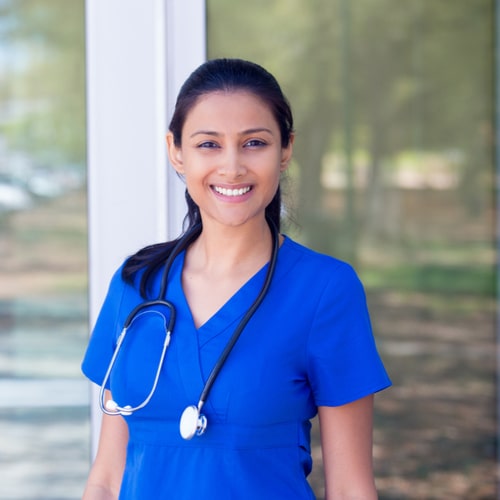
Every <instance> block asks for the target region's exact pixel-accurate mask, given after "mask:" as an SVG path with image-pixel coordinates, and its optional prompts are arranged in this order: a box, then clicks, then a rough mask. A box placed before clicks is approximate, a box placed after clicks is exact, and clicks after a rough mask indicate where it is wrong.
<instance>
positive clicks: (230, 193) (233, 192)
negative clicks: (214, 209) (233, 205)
mask: <svg viewBox="0 0 500 500" xmlns="http://www.w3.org/2000/svg"><path fill="white" fill-rule="evenodd" d="M214 190H215V191H217V193H220V194H223V195H224V196H241V195H242V194H245V193H248V191H250V187H249V186H248V187H245V188H240V189H226V188H223V187H219V186H214Z"/></svg>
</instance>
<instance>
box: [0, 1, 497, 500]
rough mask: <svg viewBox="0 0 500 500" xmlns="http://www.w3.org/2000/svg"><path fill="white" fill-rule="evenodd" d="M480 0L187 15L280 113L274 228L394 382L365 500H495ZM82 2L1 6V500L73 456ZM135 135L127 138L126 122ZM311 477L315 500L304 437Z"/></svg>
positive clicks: (382, 411) (78, 474)
mask: <svg viewBox="0 0 500 500" xmlns="http://www.w3.org/2000/svg"><path fill="white" fill-rule="evenodd" d="M495 8H496V6H495V1H494V0H474V1H471V0H310V1H308V2H304V1H302V0H253V1H252V2H237V1H234V0H207V2H206V14H207V57H210V58H212V57H220V56H227V57H242V58H246V59H251V60H254V61H255V62H258V63H260V64H262V65H264V66H265V67H266V68H268V69H269V70H270V71H271V72H272V73H274V74H275V75H276V77H277V78H278V80H279V81H280V82H281V83H282V86H283V89H284V91H285V93H286V94H287V95H288V97H289V99H290V101H291V103H292V106H293V109H294V111H295V117H296V142H295V145H296V147H295V161H294V164H293V166H292V168H291V170H290V172H289V175H288V177H287V179H286V182H285V193H286V203H287V214H286V215H287V219H286V221H285V227H286V232H287V233H288V234H290V235H291V236H293V237H294V238H296V239H298V240H300V241H302V242H304V243H305V244H308V245H310V246H312V247H314V248H316V249H317V250H320V251H323V252H326V253H330V254H333V255H335V256H337V257H339V258H342V259H345V260H348V261H349V262H351V263H352V264H353V265H354V266H355V267H356V269H357V270H358V272H359V274H360V276H361V278H362V280H363V282H364V283H365V286H366V291H367V295H368V301H369V306H370V310H371V314H372V321H373V326H374V331H375V335H376V338H377V343H378V346H379V349H380V352H381V354H382V356H383V359H384V361H385V363H386V366H387V369H388V371H389V373H390V375H391V377H392V379H393V382H394V386H393V387H392V388H391V389H390V390H387V391H385V392H383V393H381V394H379V395H378V396H377V398H376V415H375V446H374V455H375V470H376V480H377V486H378V489H379V494H380V498H381V499H413V498H414V499H457V498H463V499H494V498H497V495H498V492H497V479H498V476H497V435H498V434H497V414H496V408H497V370H496V367H497V338H496V329H497V308H498V298H497V295H498V291H497V243H496V241H497V240H496V238H497V231H496V224H497V207H496V165H495V161H496V158H495V134H496V131H495V126H496V124H495V109H496V106H497V103H496V100H495V78H496V75H495V72H496V71H497V70H498V68H497V61H496V60H495V57H496V55H495V54H496V50H495V43H496V38H497V33H496V31H497V30H498V27H496V26H495V15H496V14H495ZM84 10H85V3H84V1H83V0H0V499H2V500H3V499H5V500H7V499H9V500H10V499H38V498H40V499H52V500H56V499H76V498H79V497H80V495H81V491H82V488H83V483H84V480H85V477H86V474H87V471H88V466H89V460H90V458H89V457H90V423H89V400H88V387H87V384H86V382H85V381H84V380H83V379H82V377H81V375H80V360H81V357H82V354H83V351H84V349H85V345H86V341H87V336H88V304H87V290H88V287H87V274H88V273H87V195H86V133H85V130H86V117H85V15H84ZM138 126H140V125H138ZM314 459H315V464H316V467H315V470H314V472H313V474H312V475H311V483H312V484H313V486H314V489H315V491H316V493H317V495H318V498H322V497H323V484H322V479H321V454H320V450H319V448H318V441H317V436H316V437H315V447H314Z"/></svg>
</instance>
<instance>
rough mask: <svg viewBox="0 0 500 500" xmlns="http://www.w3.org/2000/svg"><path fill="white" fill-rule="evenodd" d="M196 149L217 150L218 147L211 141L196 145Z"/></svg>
mask: <svg viewBox="0 0 500 500" xmlns="http://www.w3.org/2000/svg"><path fill="white" fill-rule="evenodd" d="M197 147H198V148H201V149H215V148H218V147H219V145H218V144H217V143H216V142H213V141H203V142H201V143H200V144H198V146H197Z"/></svg>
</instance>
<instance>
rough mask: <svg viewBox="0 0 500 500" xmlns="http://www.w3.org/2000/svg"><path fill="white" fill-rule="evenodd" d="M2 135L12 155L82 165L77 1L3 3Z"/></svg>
mask: <svg viewBox="0 0 500 500" xmlns="http://www.w3.org/2000/svg"><path fill="white" fill-rule="evenodd" d="M0 43H1V44H2V46H3V51H4V53H5V58H4V62H3V71H2V72H1V76H0V101H2V102H4V103H8V104H9V108H10V109H12V110H13V112H12V114H11V116H10V118H9V120H7V121H6V120H4V121H2V125H1V127H0V133H1V134H2V136H3V137H4V138H5V140H6V142H7V146H8V147H9V148H10V149H11V150H17V151H23V152H25V153H27V154H28V155H29V156H31V157H32V159H34V160H35V161H36V162H37V163H39V164H42V165H48V166H51V167H53V166H57V165H58V164H63V163H73V164H75V163H76V164H82V163H84V160H85V151H86V136H85V37H84V2H83V1H81V0H50V1H47V0H45V1H41V0H4V2H2V4H1V5H0Z"/></svg>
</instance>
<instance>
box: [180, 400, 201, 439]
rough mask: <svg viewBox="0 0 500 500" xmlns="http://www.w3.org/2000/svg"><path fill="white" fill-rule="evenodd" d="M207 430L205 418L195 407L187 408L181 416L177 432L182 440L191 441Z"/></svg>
mask: <svg viewBox="0 0 500 500" xmlns="http://www.w3.org/2000/svg"><path fill="white" fill-rule="evenodd" d="M206 428H207V418H206V417H205V415H201V414H200V410H199V409H198V407H197V406H195V405H191V406H188V407H187V408H186V409H185V410H184V411H183V412H182V416H181V421H180V425H179V430H180V432H181V436H182V437H183V438H184V439H191V438H193V437H194V436H201V435H202V434H203V433H204V432H205V429H206Z"/></svg>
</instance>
